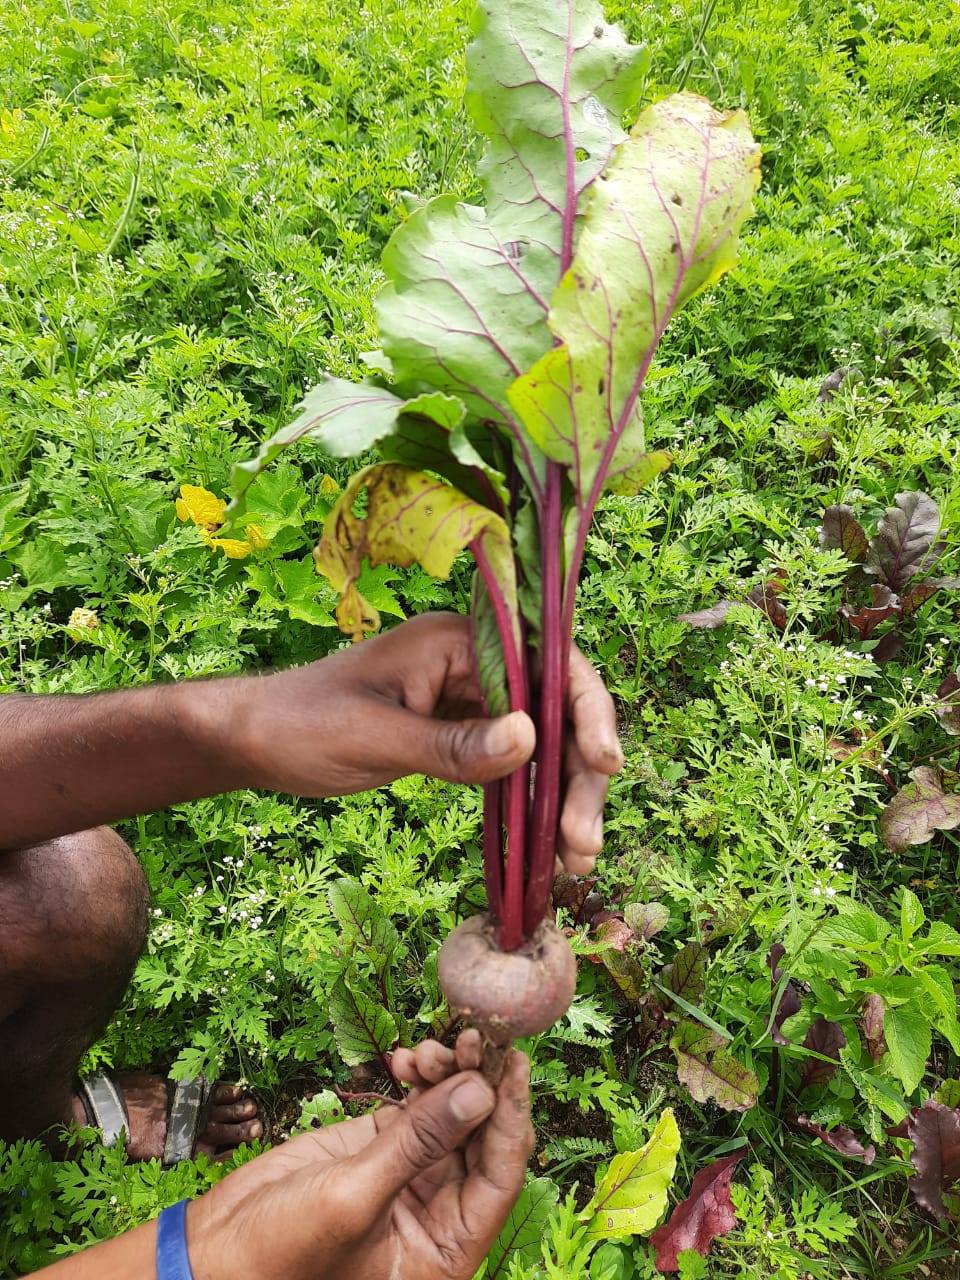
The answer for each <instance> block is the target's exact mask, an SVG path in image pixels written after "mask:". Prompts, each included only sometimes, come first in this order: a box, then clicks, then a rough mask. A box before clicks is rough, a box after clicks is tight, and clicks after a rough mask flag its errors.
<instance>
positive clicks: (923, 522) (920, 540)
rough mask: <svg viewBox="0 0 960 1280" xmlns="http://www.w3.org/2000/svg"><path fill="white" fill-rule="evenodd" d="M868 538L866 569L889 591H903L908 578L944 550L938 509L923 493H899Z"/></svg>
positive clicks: (921, 571) (928, 567) (927, 569)
mask: <svg viewBox="0 0 960 1280" xmlns="http://www.w3.org/2000/svg"><path fill="white" fill-rule="evenodd" d="M894 501H895V503H896V505H895V506H893V507H890V508H889V509H888V510H887V511H886V512H884V514H883V517H882V518H881V520H880V523H879V524H878V525H877V532H876V533H875V534H874V536H873V537H872V538H871V540H870V547H869V550H868V551H867V558H866V565H865V567H866V570H867V572H868V573H872V574H873V575H874V576H875V577H877V578H879V579H880V581H881V582H883V583H885V584H886V585H887V586H888V587H889V588H890V590H891V591H893V592H895V593H899V592H901V591H903V589H904V588H905V587H906V585H907V583H908V582H909V581H910V580H911V578H916V577H921V576H923V575H924V574H926V573H929V572H930V570H931V569H932V568H933V567H934V565H935V564H936V563H937V561H938V560H939V559H940V557H941V556H942V555H943V552H944V543H943V542H941V541H940V511H939V508H938V507H937V504H936V503H935V502H934V501H933V499H932V498H930V497H928V496H927V495H926V494H925V493H919V492H916V491H911V492H909V493H898V494H897V496H896V498H895V499H894Z"/></svg>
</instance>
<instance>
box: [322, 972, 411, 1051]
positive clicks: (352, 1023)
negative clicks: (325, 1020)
mask: <svg viewBox="0 0 960 1280" xmlns="http://www.w3.org/2000/svg"><path fill="white" fill-rule="evenodd" d="M327 1008H328V1012H329V1014H330V1021H331V1023H332V1024H333V1036H334V1039H335V1040H336V1042H337V1048H338V1049H339V1050H340V1056H341V1058H343V1060H344V1062H345V1063H346V1064H347V1066H348V1067H359V1066H362V1065H363V1064H364V1063H365V1062H370V1061H372V1060H373V1059H374V1058H382V1057H383V1055H384V1054H386V1053H388V1052H389V1050H390V1049H392V1048H393V1046H394V1044H395V1043H396V1039H397V1024H396V1022H395V1020H394V1017H393V1014H392V1013H390V1012H389V1010H387V1009H385V1008H384V1007H383V1005H379V1004H374V1002H373V1001H372V1000H371V999H370V998H369V997H368V996H365V995H364V994H363V992H362V991H356V990H354V988H353V987H352V986H350V985H349V984H348V983H347V980H346V978H341V979H340V980H339V982H337V984H336V986H335V987H334V988H333V990H332V991H331V992H330V997H329V1001H328V1005H327Z"/></svg>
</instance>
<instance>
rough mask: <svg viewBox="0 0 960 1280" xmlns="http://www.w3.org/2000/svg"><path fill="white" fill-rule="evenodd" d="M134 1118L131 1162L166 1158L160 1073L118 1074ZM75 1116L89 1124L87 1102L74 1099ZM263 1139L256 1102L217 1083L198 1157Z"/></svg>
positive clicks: (164, 1095)
mask: <svg viewBox="0 0 960 1280" xmlns="http://www.w3.org/2000/svg"><path fill="white" fill-rule="evenodd" d="M117 1085H118V1087H119V1089H120V1092H121V1093H122V1094H123V1100H124V1102H125V1103H126V1107H127V1113H128V1115H129V1116H130V1129H131V1133H130V1136H129V1137H128V1139H127V1154H128V1155H129V1157H130V1158H131V1160H161V1159H162V1158H163V1144H164V1142H165V1140H166V1136H167V1110H168V1102H167V1084H166V1081H165V1080H164V1079H163V1078H162V1077H161V1076H153V1075H148V1074H147V1073H146V1072H137V1073H134V1074H131V1075H121V1076H118V1077H117ZM73 1115H74V1119H75V1120H76V1121H77V1123H78V1124H81V1125H89V1123H90V1121H89V1119H88V1118H87V1113H86V1111H85V1110H84V1106H83V1103H82V1102H81V1100H80V1099H79V1098H77V1097H75V1098H74V1099H73ZM262 1137H263V1123H262V1121H261V1120H260V1119H259V1118H258V1117H257V1104H256V1103H255V1102H254V1100H253V1098H251V1097H249V1095H247V1094H245V1093H244V1092H243V1090H242V1089H241V1088H240V1087H239V1086H238V1085H235V1084H218V1085H215V1086H214V1090H213V1098H212V1101H211V1104H210V1114H209V1117H208V1119H207V1127H206V1128H205V1129H204V1131H203V1133H201V1134H200V1135H199V1138H198V1140H197V1144H196V1147H195V1148H194V1155H207V1156H212V1155H217V1154H223V1152H224V1151H231V1150H233V1148H234V1147H238V1146H239V1145H240V1144H241V1142H254V1141H255V1140H256V1139H257V1138H262Z"/></svg>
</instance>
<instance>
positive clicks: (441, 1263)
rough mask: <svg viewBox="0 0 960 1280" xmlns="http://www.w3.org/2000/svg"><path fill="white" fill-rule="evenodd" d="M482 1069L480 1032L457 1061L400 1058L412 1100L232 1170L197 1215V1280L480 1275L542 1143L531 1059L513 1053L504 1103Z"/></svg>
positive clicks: (464, 1042) (424, 1055) (435, 1050)
mask: <svg viewBox="0 0 960 1280" xmlns="http://www.w3.org/2000/svg"><path fill="white" fill-rule="evenodd" d="M479 1061H480V1040H479V1036H478V1035H477V1033H476V1032H475V1031H467V1032H464V1033H463V1034H462V1035H461V1036H460V1038H459V1040H458V1042H457V1047H456V1051H455V1052H454V1051H453V1050H450V1049H446V1048H444V1047H443V1046H442V1045H440V1044H438V1043H437V1042H436V1041H427V1042H426V1043H424V1044H422V1045H420V1046H419V1047H418V1048H417V1049H416V1050H407V1049H400V1050H397V1052H396V1053H395V1054H394V1061H393V1065H394V1071H395V1073H396V1074H397V1075H398V1076H399V1077H400V1078H401V1079H403V1080H405V1081H407V1082H408V1083H410V1084H413V1085H414V1086H415V1089H414V1092H413V1093H412V1094H411V1098H410V1101H409V1102H408V1103H407V1104H406V1105H404V1106H397V1107H384V1108H381V1109H380V1110H379V1111H375V1112H373V1113H372V1114H371V1115H367V1116H362V1117H360V1118H358V1119H355V1120H346V1121H344V1122H343V1123H341V1124H336V1125H331V1126H329V1127H328V1128H325V1129H319V1130H316V1131H315V1132H312V1133H308V1134H304V1135H302V1136H301V1137H299V1138H295V1139H294V1140H293V1141H292V1142H288V1143H286V1144H285V1145H284V1146H281V1147H276V1148H274V1149H273V1150H272V1151H269V1152H267V1153H266V1154H265V1155H262V1156H260V1157H258V1158H257V1159H256V1160H253V1161H251V1163H250V1164H248V1165H244V1166H243V1167H242V1168H240V1169H237V1170H236V1171H235V1172H234V1173H231V1174H230V1175H229V1176H228V1177H226V1178H225V1179H224V1180H223V1182H221V1183H219V1184H218V1185H217V1186H216V1187H214V1188H213V1190H212V1191H210V1192H208V1194H207V1195H205V1196H203V1197H202V1198H201V1199H199V1200H197V1201H195V1202H194V1203H193V1204H192V1205H191V1206H190V1210H189V1215H188V1222H187V1234H188V1240H189V1244H190V1255H191V1261H192V1266H193V1272H194V1276H195V1280H470V1278H471V1277H472V1276H473V1275H474V1273H475V1272H476V1270H477V1269H478V1267H479V1266H480V1263H481V1262H482V1261H483V1259H484V1257H485V1256H486V1254H487V1252H488V1250H489V1249H490V1246H491V1245H492V1244H493V1242H494V1240H495V1239H496V1238H497V1235H498V1234H499V1232H500V1229H501V1227H502V1226H503V1224H504V1222H505V1221H506V1219H507V1216H508V1215H509V1213H510V1210H511V1209H512V1207H513V1205H514V1203H515V1202H516V1199H517V1196H518V1195H519V1193H520V1190H521V1188H522V1186H523V1178H524V1172H525V1169H526V1166H527V1161H528V1160H529V1158H530V1154H531V1152H532V1150H533V1145H534V1134H533V1128H532V1126H531V1124H530V1114H529V1112H530V1094H529V1063H528V1061H527V1059H526V1057H525V1056H524V1055H523V1054H521V1053H517V1052H513V1053H511V1054H510V1056H509V1057H508V1059H507V1063H506V1069H505V1071H504V1075H503V1079H502V1082H501V1084H500V1086H499V1088H498V1090H497V1092H496V1094H494V1091H493V1090H492V1089H491V1088H490V1086H489V1085H488V1084H487V1083H486V1081H485V1080H484V1079H483V1077H482V1076H480V1075H479V1074H478V1073H477V1072H476V1071H475V1070H474V1069H473V1068H475V1067H476V1066H478V1065H479ZM484 1121H486V1123H484ZM481 1126H482V1128H481Z"/></svg>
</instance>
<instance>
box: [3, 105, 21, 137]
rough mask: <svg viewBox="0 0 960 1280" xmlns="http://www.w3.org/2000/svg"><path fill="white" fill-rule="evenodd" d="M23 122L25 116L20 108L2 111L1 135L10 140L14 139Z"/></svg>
mask: <svg viewBox="0 0 960 1280" xmlns="http://www.w3.org/2000/svg"><path fill="white" fill-rule="evenodd" d="M23 120H24V115H23V112H22V111H21V110H20V108H19V107H14V109H13V110H12V111H0V133H4V134H6V136H7V137H8V138H12V137H14V135H15V134H16V133H17V131H18V130H19V128H20V125H21V124H22V123H23Z"/></svg>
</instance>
